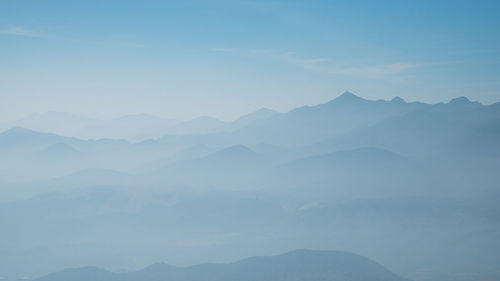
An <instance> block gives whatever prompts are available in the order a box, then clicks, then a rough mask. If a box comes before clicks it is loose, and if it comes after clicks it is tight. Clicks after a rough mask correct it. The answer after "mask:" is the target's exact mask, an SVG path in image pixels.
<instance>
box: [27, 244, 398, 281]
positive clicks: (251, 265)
mask: <svg viewBox="0 0 500 281" xmlns="http://www.w3.org/2000/svg"><path fill="white" fill-rule="evenodd" d="M68 280H71V281H88V280H93V281H157V280H176V281H253V280H260V281H305V280H307V281H367V280H370V281H405V280H406V281H407V279H404V278H402V277H399V276H397V275H395V274H393V273H392V272H390V271H389V270H387V269H386V268H384V267H383V266H381V265H380V264H378V263H376V262H374V261H371V260H370V259H368V258H365V257H362V256H358V255H355V254H351V253H348V252H339V251H312V250H296V251H293V252H289V253H286V254H283V255H279V256H271V257H253V258H248V259H245V260H241V261H238V262H235V263H229V264H201V265H196V266H191V267H184V268H182V267H174V266H170V265H167V264H164V263H158V264H154V265H151V266H149V267H146V268H144V269H142V270H139V271H136V272H130V273H112V272H109V271H106V270H103V269H99V268H96V267H84V268H74V269H66V270H63V271H60V272H57V273H53V274H50V275H47V276H44V277H41V278H38V279H34V281H68Z"/></svg>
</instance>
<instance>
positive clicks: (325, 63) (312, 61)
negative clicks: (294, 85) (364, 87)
mask: <svg viewBox="0 0 500 281" xmlns="http://www.w3.org/2000/svg"><path fill="white" fill-rule="evenodd" d="M280 58H281V59H282V60H283V61H284V62H286V63H289V64H293V65H295V66H298V67H301V68H304V69H307V70H311V71H316V72H321V73H327V74H340V75H346V76H355V77H362V78H371V79H384V78H387V77H388V76H391V75H396V74H399V73H402V72H404V71H407V70H410V69H413V68H416V67H418V66H419V65H418V64H415V63H408V62H394V63H387V64H379V65H362V66H338V65H335V64H333V63H332V62H331V60H330V59H327V58H300V57H298V56H297V54H296V53H295V52H287V53H284V54H282V55H281V56H280Z"/></svg>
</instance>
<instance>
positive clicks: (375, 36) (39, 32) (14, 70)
mask: <svg viewBox="0 0 500 281" xmlns="http://www.w3.org/2000/svg"><path fill="white" fill-rule="evenodd" d="M344 91H351V92H353V93H355V94H357V95H359V96H362V97H365V98H369V99H391V98H392V97H394V96H400V97H403V98H404V99H406V100H408V101H415V100H419V101H424V102H431V103H434V102H439V101H449V100H450V99H452V98H454V97H458V96H467V97H469V98H470V99H471V100H478V101H480V102H482V103H485V104H491V103H494V102H498V101H500V1H481V0H477V1H472V0H471V1H460V0H453V1H451V0H450V1H439V0H434V1H427V0H419V1H409V0H397V1H391V0H387V1H356V0H352V1H333V0H330V1H316V0H308V1H295V0H287V1H225V0H212V1H189V0H185V1H148V0H144V1H128V0H120V1H111V0H109V1H102V0H73V1H66V0H62V1H51V0H46V1H39V0H32V1H30V0H0V122H1V121H7V120H14V119H17V118H21V117H23V116H26V115H29V114H32V113H34V112H47V111H64V112H72V113H76V114H81V115H87V116H92V117H111V116H119V115H126V114H136V113H147V114H152V115H157V116H160V117H165V118H175V119H190V118H194V117H197V116H202V115H208V116H213V117H216V118H219V119H222V120H232V119H234V118H236V117H238V116H240V115H242V114H246V113H249V112H252V111H254V110H257V109H259V108H261V107H268V108H272V109H276V110H278V111H282V112H284V111H288V110H290V109H292V108H294V107H297V106H301V105H306V104H307V105H313V104H318V103H322V102H326V101H328V100H331V99H333V98H335V97H336V96H338V95H340V94H341V93H342V92H344Z"/></svg>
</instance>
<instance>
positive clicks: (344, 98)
mask: <svg viewBox="0 0 500 281" xmlns="http://www.w3.org/2000/svg"><path fill="white" fill-rule="evenodd" d="M364 100H365V99H363V98H361V97H359V96H356V95H355V94H353V93H351V92H349V91H346V92H344V93H343V94H342V95H340V96H338V97H337V98H336V99H334V100H333V102H337V103H338V102H342V103H350V102H357V101H364Z"/></svg>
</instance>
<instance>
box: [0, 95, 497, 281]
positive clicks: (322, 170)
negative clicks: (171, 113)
mask: <svg viewBox="0 0 500 281" xmlns="http://www.w3.org/2000/svg"><path fill="white" fill-rule="evenodd" d="M50 115H51V116H52V117H51V118H47V120H48V121H50V122H48V121H47V122H48V123H51V122H56V121H54V120H58V121H57V122H60V124H59V123H58V124H59V125H61V126H62V125H68V124H70V125H71V124H73V125H75V127H78V126H80V125H78V124H83V123H85V122H87V121H85V120H83V119H82V118H75V117H70V116H65V115H64V114H63V115H60V114H56V113H51V114H50ZM44 118H46V117H44V116H34V117H33V118H32V119H30V120H31V121H30V122H35V121H36V120H40V122H41V123H40V124H46V123H44V122H45V121H43V120H44ZM64 118H67V121H68V122H67V123H65V122H63V121H64V120H63V119H64ZM42 121H43V122H42ZM94 121H95V120H93V121H92V122H94ZM26 122H27V121H26ZM166 123H168V122H165V120H163V119H161V118H160V119H159V118H156V117H154V116H148V115H132V116H126V117H123V118H118V119H116V120H108V121H106V122H101V121H99V122H98V123H92V126H96V127H92V128H91V130H90V131H89V132H92V133H96V136H105V135H106V134H108V133H109V135H106V136H112V135H113V134H115V133H116V135H113V136H115V137H117V138H97V139H85V138H76V137H68V136H62V135H59V134H55V133H53V132H44V131H46V130H45V129H44V130H40V131H37V130H32V129H27V128H24V127H13V128H10V129H8V130H6V131H3V132H1V133H0V225H2V226H4V227H2V237H3V238H4V239H0V279H1V277H4V278H7V279H9V280H16V279H18V278H21V277H23V276H39V275H41V274H45V273H47V272H50V271H53V270H57V269H60V268H67V267H73V266H75V265H89V264H95V265H98V266H101V267H105V268H110V269H112V270H118V269H121V268H131V269H137V268H140V267H143V266H145V265H147V264H150V263H152V262H154V261H157V260H162V259H164V258H166V259H168V260H171V261H174V262H175V263H179V264H196V263H199V262H200V261H204V260H225V261H227V260H234V259H235V258H237V257H238V256H252V255H254V254H255V253H257V252H258V253H263V254H272V253H276V252H282V251H285V250H287V249H293V248H314V249H344V250H348V251H352V252H355V253H360V254H363V255H366V256H370V257H372V258H374V259H376V260H377V261H379V262H382V263H383V264H384V265H387V266H388V267H389V268H391V269H393V270H395V272H397V273H399V274H403V275H405V276H408V277H411V278H413V279H417V280H425V281H429V280H432V281H441V280H474V281H483V280H488V279H487V278H490V277H491V276H493V277H491V278H490V279H492V280H496V279H498V278H500V277H499V276H500V274H499V273H498V271H497V270H496V268H497V264H496V263H495V262H496V261H497V260H499V259H500V254H498V253H500V243H499V242H498V241H499V240H498V237H499V235H500V219H499V218H500V215H499V214H500V209H499V208H498V206H499V205H500V197H499V196H500V192H499V185H498V183H499V182H500V173H498V171H500V161H498V159H499V158H500V103H496V104H492V105H482V104H480V103H478V102H473V101H470V100H468V99H467V98H465V97H459V98H456V99H453V100H451V101H450V102H447V103H437V104H425V103H420V102H406V101H404V100H403V99H401V98H398V97H395V98H394V99H392V100H367V99H363V98H361V97H358V96H356V95H354V94H352V93H349V92H346V93H344V94H342V95H341V96H339V97H338V98H336V99H334V100H331V101H329V102H327V103H324V104H319V105H316V106H304V107H300V108H296V109H293V110H291V111H289V112H286V113H279V112H275V111H273V110H270V109H261V110H258V111H256V112H254V113H250V114H248V115H245V116H242V117H241V118H239V119H237V120H235V121H233V122H221V121H219V120H215V119H213V118H210V117H201V118H197V119H194V120H191V121H186V122H174V123H171V124H166ZM32 124H35V123H32ZM40 124H38V125H40ZM54 124H56V123H54ZM85 124H86V125H85V126H90V125H88V124H89V123H85ZM38 125H37V126H38ZM59 125H57V126H59ZM77 125H78V126H77ZM57 126H56V127H57ZM69 127H71V126H69ZM40 128H41V127H40ZM54 128H55V127H54ZM61 128H62V127H61ZM88 128H90V127H88ZM113 128H116V129H117V131H113V130H112V129H113ZM74 129H76V128H74ZM68 132H69V131H68ZM79 132H82V131H79ZM99 132H101V133H102V134H101V133H99ZM111 133H112V134H111ZM138 133H141V134H142V133H144V134H142V136H141V137H138V138H136V136H138ZM125 136H127V137H126V138H127V139H122V138H125ZM55 229H57V231H54V230H55ZM137 237H147V239H136V238H137ZM374 241H375V242H374ZM285 256H287V255H285ZM131 257H132V258H131ZM402 257H404V258H402ZM276 259H278V258H276ZM280 259H281V258H280ZM280 259H278V260H280ZM311 259H313V260H314V258H311ZM270 260H273V259H270ZM27 263H29V264H30V265H31V266H29V267H26V266H25V265H26V264H27ZM237 264H239V263H237ZM227 266H228V267H231V268H232V266H234V264H232V265H227ZM160 267H161V266H160ZM219 267H221V268H226V267H225V266H222V265H220V266H216V268H219ZM167 268H170V269H172V268H171V267H167ZM195 268H197V267H195ZM210 268H211V267H210ZM297 268H300V267H299V266H297ZM332 268H333V266H332ZM170 269H169V270H167V271H168V272H170V273H171V274H174V275H175V274H181V275H182V274H184V273H182V272H190V270H191V269H190V268H189V269H186V268H174V269H172V271H170ZM81 270H82V272H90V273H89V274H94V273H96V274H100V273H102V274H103V276H107V277H109V276H112V277H110V278H122V276H132V275H133V274H132V273H130V275H128V274H124V275H122V274H121V273H120V274H115V273H110V272H106V271H103V270H97V271H96V272H94V271H92V270H91V271H87V270H86V269H81ZM211 270H212V269H210V272H212V271H211ZM65 272H67V273H68V272H70V273H71V272H73V271H71V270H70V271H65ZM99 272H100V273H99ZM172 272H173V273H172ZM179 272H181V273H179ZM213 272H214V274H215V273H216V272H218V271H217V270H215V269H214V271H213ZM228 272H233V271H232V269H231V270H229V269H228ZM170 273H169V274H170ZM186 274H187V273H186ZM190 274H191V273H190ZM203 274H205V272H204V273H203ZM207 274H209V273H206V275H207ZM217 274H219V273H217ZM220 274H222V273H220ZM117 276H118V277H117ZM175 276H177V275H175ZM179 276H180V275H179ZM192 276H194V275H189V274H187V275H182V278H184V277H185V278H188V277H189V278H191V277H192ZM207 276H208V275H207ZM214 276H215V275H214ZM339 276H340V275H339ZM350 276H357V275H350ZM94 277H95V278H94ZM94 277H92V278H91V279H95V280H98V278H100V277H97V276H94ZM107 277H106V278H107ZM217 277H220V278H221V280H225V279H224V278H229V277H227V276H225V275H224V276H223V275H220V276H219V275H217ZM417 277H418V278H417ZM61 278H62V277H61ZM123 278H125V277H123ZM127 278H128V277H127ZM134 278H135V277H134ZM179 278H180V277H179ZM193 278H194V277H193ZM314 278H316V277H314ZM318 278H319V277H318ZM495 278H496V279H495ZM76 280H77V279H76ZM120 280H121V279H120ZM127 280H129V279H127ZM130 280H135V279H130ZM144 280H147V279H144ZM179 280H184V279H179ZM186 280H194V279H186ZM244 280H246V279H244ZM262 280H266V279H265V278H263V279H262ZM277 280H280V279H277ZM304 280H314V279H309V278H306V279H304ZM348 280H350V279H348ZM354 280H358V279H354ZM359 280H365V279H359ZM370 280H371V279H370Z"/></svg>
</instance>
